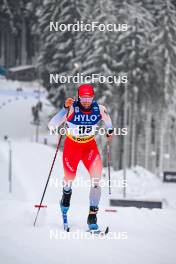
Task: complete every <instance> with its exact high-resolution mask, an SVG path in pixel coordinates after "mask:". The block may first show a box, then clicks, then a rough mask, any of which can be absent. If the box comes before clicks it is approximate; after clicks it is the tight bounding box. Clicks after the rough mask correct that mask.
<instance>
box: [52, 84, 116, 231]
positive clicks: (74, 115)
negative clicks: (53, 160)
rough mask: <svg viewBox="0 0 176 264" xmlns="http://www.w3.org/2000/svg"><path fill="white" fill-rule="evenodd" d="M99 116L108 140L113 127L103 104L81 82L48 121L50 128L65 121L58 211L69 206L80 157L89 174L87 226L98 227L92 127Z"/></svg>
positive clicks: (98, 190)
mask: <svg viewBox="0 0 176 264" xmlns="http://www.w3.org/2000/svg"><path fill="white" fill-rule="evenodd" d="M100 120H103V121H104V123H105V127H106V136H107V139H108V140H111V138H112V134H113V127H112V122H111V118H110V116H109V115H108V113H107V110H106V108H105V107H104V106H103V105H99V104H98V103H97V102H96V101H95V100H94V88H93V86H92V85H90V84H82V85H81V86H80V87H79V88H78V97H77V100H74V99H72V98H68V99H66V101H65V104H64V107H63V108H62V109H61V110H60V111H59V112H58V113H57V114H56V115H55V116H54V117H53V118H52V119H51V121H50V122H49V125H48V126H49V128H50V129H51V130H54V129H57V128H58V127H59V126H60V125H61V124H63V123H64V122H66V127H67V137H66V139H65V142H64V150H63V167H64V186H63V194H62V199H61V202H60V207H61V211H62V214H65V215H66V214H67V211H68V209H69V206H70V198H71V194H72V189H71V184H70V182H73V180H74V179H75V176H76V171H77V166H78V163H79V162H80V161H82V162H83V164H84V165H85V167H86V168H87V170H88V172H89V174H90V177H91V182H92V184H91V188H90V195H89V201H90V204H89V206H90V207H89V214H88V218H87V224H88V227H89V229H90V230H98V229H99V227H98V225H97V212H98V205H99V201H100V196H101V187H100V184H99V183H100V179H101V174H102V160H101V157H100V154H99V151H98V148H97V144H96V141H95V128H96V127H97V123H98V122H99V121H100ZM75 151H76V153H75Z"/></svg>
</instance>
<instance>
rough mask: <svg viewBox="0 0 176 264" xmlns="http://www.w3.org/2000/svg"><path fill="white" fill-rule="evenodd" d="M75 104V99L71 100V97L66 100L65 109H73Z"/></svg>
mask: <svg viewBox="0 0 176 264" xmlns="http://www.w3.org/2000/svg"><path fill="white" fill-rule="evenodd" d="M73 102H74V99H73V98H71V97H69V98H67V99H66V100H65V104H64V107H65V108H69V107H71V106H72V104H73Z"/></svg>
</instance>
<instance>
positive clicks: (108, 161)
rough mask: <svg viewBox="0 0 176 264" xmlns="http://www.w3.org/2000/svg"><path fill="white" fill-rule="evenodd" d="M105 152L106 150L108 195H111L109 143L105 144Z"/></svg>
mask: <svg viewBox="0 0 176 264" xmlns="http://www.w3.org/2000/svg"><path fill="white" fill-rule="evenodd" d="M106 150H107V163H108V186H109V194H111V173H110V144H109V141H108V142H107V145H106Z"/></svg>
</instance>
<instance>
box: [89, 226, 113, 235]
mask: <svg viewBox="0 0 176 264" xmlns="http://www.w3.org/2000/svg"><path fill="white" fill-rule="evenodd" d="M87 232H89V233H90V234H92V235H97V236H105V235H107V234H108V232H109V227H108V226H107V227H106V229H105V230H104V231H103V230H100V229H98V230H87Z"/></svg>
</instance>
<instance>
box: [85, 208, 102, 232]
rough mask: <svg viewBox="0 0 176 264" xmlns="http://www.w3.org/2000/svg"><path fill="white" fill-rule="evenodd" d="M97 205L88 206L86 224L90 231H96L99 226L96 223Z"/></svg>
mask: <svg viewBox="0 0 176 264" xmlns="http://www.w3.org/2000/svg"><path fill="white" fill-rule="evenodd" d="M97 212H98V207H97V206H90V209H89V215H88V217H87V224H88V228H89V230H90V231H98V230H99V227H98V225H97Z"/></svg>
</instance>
